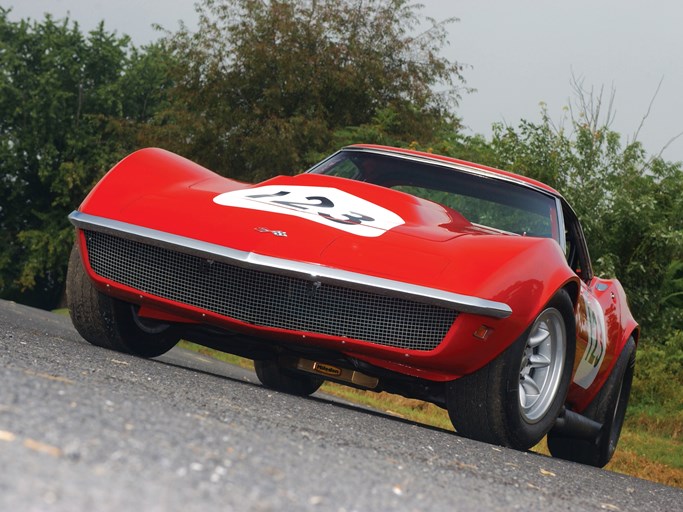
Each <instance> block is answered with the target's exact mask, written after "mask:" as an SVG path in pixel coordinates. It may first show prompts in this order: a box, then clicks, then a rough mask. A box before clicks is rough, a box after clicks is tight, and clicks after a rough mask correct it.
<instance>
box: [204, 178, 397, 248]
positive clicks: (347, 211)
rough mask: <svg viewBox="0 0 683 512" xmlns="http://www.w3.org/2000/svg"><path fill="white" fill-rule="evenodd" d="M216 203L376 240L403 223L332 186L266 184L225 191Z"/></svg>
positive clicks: (216, 198) (390, 214) (215, 199)
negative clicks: (277, 215)
mask: <svg viewBox="0 0 683 512" xmlns="http://www.w3.org/2000/svg"><path fill="white" fill-rule="evenodd" d="M213 201H214V203H217V204H220V205H223V206H233V207H236V208H248V209H251V210H261V211H266V212H273V213H280V214H282V215H293V216H294V217H300V218H302V219H307V220H310V221H313V222H317V223H319V224H324V225H326V226H329V227H332V228H335V229H340V230H342V231H346V232H347V233H353V234H354V235H359V236H367V237H374V236H380V235H381V234H383V233H385V232H386V231H388V230H390V229H392V228H395V227H396V226H400V225H401V224H404V223H405V221H404V220H403V219H402V218H401V217H399V216H398V215H397V214H395V213H394V212H392V211H390V210H387V209H386V208H383V207H381V206H379V205H376V204H374V203H371V202H370V201H366V200H365V199H361V198H360V197H356V196H354V195H352V194H349V193H348V192H344V191H343V190H339V189H336V188H331V187H304V186H296V185H266V186H264V187H255V188H248V189H241V190H233V191H232V192H225V193H224V194H220V195H218V196H216V197H214V198H213Z"/></svg>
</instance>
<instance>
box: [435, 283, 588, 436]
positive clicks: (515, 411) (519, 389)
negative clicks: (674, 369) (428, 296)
mask: <svg viewBox="0 0 683 512" xmlns="http://www.w3.org/2000/svg"><path fill="white" fill-rule="evenodd" d="M575 333H576V324H575V319H574V307H573V304H572V301H571V299H570V297H569V294H568V293H567V292H566V291H565V290H560V291H559V292H558V293H557V294H555V296H554V297H553V298H552V299H551V300H550V302H549V303H548V304H547V305H546V307H545V308H544V309H543V311H542V312H541V313H540V314H539V315H538V317H537V318H536V320H535V321H534V322H533V323H532V325H531V326H529V328H528V329H527V330H526V331H525V332H524V333H523V334H522V335H521V336H520V337H519V339H517V340H516V341H515V342H514V343H513V344H512V345H511V346H510V347H508V348H507V349H506V350H505V351H504V352H503V353H502V354H501V355H500V356H498V357H497V358H496V359H494V360H493V361H491V362H490V363H489V364H488V365H486V366H485V367H483V368H481V369H480V370H478V371H476V372H474V373H472V374H470V375H466V376H464V377H461V378H460V379H457V380H454V381H452V382H450V383H449V384H448V387H447V392H446V393H447V397H446V399H447V408H448V414H449V416H450V418H451V422H452V423H453V426H454V427H455V429H456V431H457V432H458V433H459V434H461V435H463V436H465V437H469V438H470V439H475V440H478V441H484V442H487V443H492V444H497V445H500V446H507V447H510V448H515V449H517V450H528V449H529V448H531V447H532V446H534V445H535V444H537V443H538V442H539V441H540V440H541V439H543V436H545V435H546V434H547V433H548V431H549V430H550V429H551V428H552V426H553V425H554V423H555V420H556V419H557V416H558V414H559V413H560V410H561V409H562V405H563V404H564V401H565V398H566V396H567V390H568V389H569V382H570V379H571V373H572V367H573V364H574V352H575V347H576V344H575V343H576V334H575ZM546 359H547V360H548V363H547V364H546ZM522 382H523V383H522ZM532 384H533V386H534V387H535V388H537V389H539V390H540V392H539V393H538V397H537V398H534V397H536V395H533V394H531V393H528V392H527V390H528V389H530V386H531V385H532Z"/></svg>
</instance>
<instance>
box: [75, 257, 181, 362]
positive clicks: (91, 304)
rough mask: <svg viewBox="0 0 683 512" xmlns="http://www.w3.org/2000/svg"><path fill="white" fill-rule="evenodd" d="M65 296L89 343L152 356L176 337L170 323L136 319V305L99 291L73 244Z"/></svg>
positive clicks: (177, 337) (162, 349)
mask: <svg viewBox="0 0 683 512" xmlns="http://www.w3.org/2000/svg"><path fill="white" fill-rule="evenodd" d="M66 296H67V304H68V307H69V314H70V316H71V321H72V322H73V324H74V327H75V328H76V330H77V331H78V333H79V334H80V335H81V336H83V338H85V340H86V341H88V342H90V343H91V344H93V345H97V346H99V347H104V348H108V349H111V350H116V351H118V352H126V353H129V354H135V355H138V356H142V357H156V356H160V355H161V354H164V353H166V352H168V351H169V350H171V349H172V348H173V347H174V346H175V345H176V343H178V341H179V339H180V336H179V334H178V332H177V330H176V329H175V328H174V327H173V326H171V325H168V324H163V323H159V322H154V321H151V320H146V319H144V318H140V317H139V316H138V314H137V312H138V307H137V306H135V305H133V304H129V303H127V302H123V301H120V300H117V299H114V298H113V297H109V296H108V295H105V294H103V293H101V292H99V291H98V290H97V289H96V288H95V287H94V286H93V285H92V283H91V281H90V278H89V277H88V275H87V274H86V272H85V269H84V268H83V262H82V261H81V256H80V253H79V250H78V246H77V245H74V247H73V249H72V250H71V257H70V258H69V270H68V273H67V277H66Z"/></svg>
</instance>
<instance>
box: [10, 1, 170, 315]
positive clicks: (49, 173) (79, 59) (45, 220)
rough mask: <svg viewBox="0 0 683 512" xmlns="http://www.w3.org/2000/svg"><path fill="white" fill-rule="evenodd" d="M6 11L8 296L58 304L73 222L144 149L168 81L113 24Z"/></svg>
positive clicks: (156, 61) (155, 55)
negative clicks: (89, 27)
mask: <svg viewBox="0 0 683 512" xmlns="http://www.w3.org/2000/svg"><path fill="white" fill-rule="evenodd" d="M8 12H9V11H7V10H6V9H2V8H0V45H1V46H0V48H2V51H0V70H2V71H0V197H1V198H2V201H0V296H1V297H3V298H10V299H18V298H21V300H22V302H27V303H30V304H33V305H38V306H42V307H54V306H55V304H56V302H57V301H58V299H59V297H60V296H61V294H62V289H63V278H64V271H65V267H66V261H67V259H68V254H69V248H70V245H71V243H72V240H73V229H72V228H71V227H70V224H69V222H68V220H67V218H66V216H67V215H68V213H69V212H70V211H71V210H73V209H74V208H75V207H77V206H78V204H79V203H80V201H81V200H82V199H83V198H84V197H85V195H86V193H87V192H88V191H89V190H90V188H92V186H93V185H94V184H95V183H96V182H97V180H98V179H99V178H100V177H101V176H102V175H103V174H104V173H105V172H106V171H107V170H108V169H109V168H110V167H111V166H112V164H114V163H115V162H116V161H117V160H119V159H120V158H121V157H123V156H124V155H125V154H126V153H128V152H130V151H131V150H132V149H134V148H135V147H136V145H137V137H138V136H139V132H140V127H141V126H144V123H145V122H146V121H147V120H148V119H149V118H150V117H151V116H152V115H154V114H155V112H156V110H157V109H158V108H159V106H160V105H161V103H162V100H163V97H164V92H163V91H164V89H165V87H166V85H167V83H168V79H167V78H166V77H165V73H164V72H163V69H161V68H163V66H164V65H165V64H164V60H163V59H162V58H160V57H159V54H160V53H161V49H160V48H156V47H150V48H149V49H147V50H146V51H143V52H139V51H137V50H135V49H134V48H132V47H131V45H130V41H129V39H128V38H127V37H125V36H124V37H118V36H116V35H115V34H112V33H108V32H107V31H105V29H104V26H103V24H100V25H99V26H98V28H97V29H95V30H94V31H92V32H90V34H89V35H88V36H87V37H86V36H84V35H83V34H82V33H81V31H80V30H79V27H78V25H77V24H75V23H74V24H70V23H69V20H68V19H67V20H63V21H60V22H56V21H54V20H53V19H52V18H50V17H49V16H47V17H46V18H45V19H44V20H43V21H41V22H29V21H19V22H12V21H10V20H8V19H7V13H8Z"/></svg>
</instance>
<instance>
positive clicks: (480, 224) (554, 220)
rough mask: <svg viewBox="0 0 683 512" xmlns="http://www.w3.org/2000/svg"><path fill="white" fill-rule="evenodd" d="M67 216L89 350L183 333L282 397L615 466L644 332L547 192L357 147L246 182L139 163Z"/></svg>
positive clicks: (436, 161)
mask: <svg viewBox="0 0 683 512" xmlns="http://www.w3.org/2000/svg"><path fill="white" fill-rule="evenodd" d="M69 218H70V220H71V222H72V223H73V224H74V226H75V227H76V232H77V242H76V244H75V246H74V250H73V251H72V254H71V259H70V262H69V272H68V278H67V296H68V303H69V309H70V312H71V318H72V321H73V323H74V325H75V327H76V329H77V330H78V331H79V333H80V334H81V335H82V336H83V337H84V338H85V339H86V340H87V341H89V342H90V343H92V344H94V345H98V346H101V347H106V348H109V349H113V350H118V351H122V352H128V353H132V354H136V355H139V356H143V357H155V356H159V355H161V354H163V353H164V352H166V351H168V350H170V349H171V348H172V347H173V346H174V345H175V344H176V343H177V342H178V341H179V340H180V339H181V338H182V339H186V340H190V341H193V342H195V343H198V344H202V345H205V346H208V347H212V348H215V349H218V350H221V351H225V352H229V353H234V354H238V355H241V356H244V357H247V358H250V359H253V360H254V364H255V369H256V374H257V376H258V378H259V380H260V381H261V382H262V383H263V384H264V385H265V386H268V387H270V388H274V389H276V390H281V391H284V392H288V393H293V394H297V395H309V394H311V393H313V392H315V391H316V390H317V389H318V388H319V387H320V385H321V384H322V382H323V381H324V380H330V381H335V382H339V383H343V384H347V385H349V386H354V387H357V388H362V389H369V390H375V391H380V390H385V391H388V392H392V393H398V394H401V395H404V396H407V397H413V398H418V399H422V400H426V401H429V402H432V403H435V404H437V405H439V406H441V407H444V408H446V409H447V410H448V413H449V416H450V418H451V420H452V422H453V425H454V426H455V429H456V431H457V432H458V433H459V434H461V435H463V436H466V437H469V438H472V439H476V440H480V441H485V442H489V443H495V444H498V445H502V446H508V447H512V448H516V449H520V450H526V449H528V448H530V447H532V446H534V445H535V444H536V443H538V442H539V441H540V440H541V439H542V438H543V437H544V436H545V435H546V434H547V435H548V445H549V449H550V451H551V453H552V454H553V455H554V456H558V457H562V458H565V459H569V460H574V461H578V462H582V463H585V464H591V465H594V466H600V467H601V466H604V465H605V464H606V463H607V462H608V461H609V460H610V458H611V457H612V454H613V453H614V450H615V447H616V444H617V441H618V439H619V435H620V432H621V426H622V423H623V420H624V414H625V410H626V406H627V402H628V396H629V392H630V386H631V380H632V377H633V368H634V364H635V350H636V342H637V340H638V333H639V330H638V325H637V323H636V322H635V321H634V319H633V317H632V315H631V313H630V311H629V309H628V305H627V302H626V297H625V294H624V290H623V289H622V287H621V285H620V284H619V282H618V281H616V280H613V279H600V278H598V277H596V276H594V275H593V272H592V269H591V262H590V259H589V256H588V250H587V248H586V243H585V240H584V236H583V233H582V230H581V226H580V225H579V222H578V220H577V218H576V215H575V214H574V212H573V210H572V209H571V207H570V206H569V205H568V204H567V202H566V201H565V200H564V199H563V198H562V196H561V195H560V194H559V193H558V192H556V191H555V190H553V189H552V188H550V187H548V186H546V185H544V184H542V183H539V182H537V181H533V180H531V179H528V178H525V177H522V176H517V175H515V174H512V173H509V172H505V171H500V170H496V169H492V168H488V167H485V166H481V165H477V164H473V163H469V162H464V161H460V160H455V159H452V158H446V157H441V156H436V155H432V154H427V153H420V152H415V151H409V150H403V149H396V148H388V147H382V146H371V145H357V146H350V147H347V148H344V149H342V150H341V151H339V152H337V153H335V154H333V155H332V156H330V157H328V158H327V159H325V160H323V161H322V162H320V163H319V164H317V165H316V166H314V167H313V168H311V169H310V170H308V171H307V172H305V173H303V174H299V175H297V176H293V177H292V176H278V177H275V178H272V179H269V180H267V181H264V182H262V183H258V184H247V183H242V182H238V181H234V180H231V179H228V178H224V177H221V176H219V175H217V174H215V173H213V172H211V171H209V170H207V169H205V168H203V167H201V166H199V165H197V164H194V163H192V162H190V161H188V160H186V159H184V158H182V157H180V156H178V155H175V154H172V153H169V152H167V151H164V150H161V149H143V150H140V151H138V152H135V153H133V154H132V155H130V156H128V157H127V158H125V159H124V160H123V161H121V162H120V163H119V164H117V165H116V166H115V167H114V168H113V169H112V170H111V171H110V172H109V173H108V174H107V175H106V176H105V177H104V178H103V179H102V180H101V181H100V182H99V183H98V184H97V185H96V186H95V188H94V189H93V190H92V191H91V192H90V194H89V195H88V196H87V198H86V199H85V200H84V201H83V203H82V204H81V205H80V207H79V208H78V210H77V211H74V212H73V213H72V214H71V215H70V217H69Z"/></svg>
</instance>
